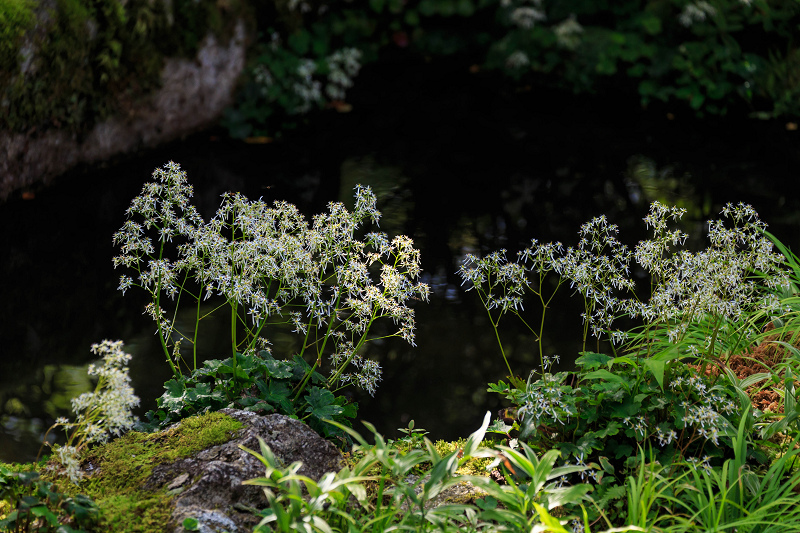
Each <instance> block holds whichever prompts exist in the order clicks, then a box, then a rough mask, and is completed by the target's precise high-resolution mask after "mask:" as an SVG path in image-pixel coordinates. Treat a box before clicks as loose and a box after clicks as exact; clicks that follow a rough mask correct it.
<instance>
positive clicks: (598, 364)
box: [575, 352, 612, 370]
mask: <svg viewBox="0 0 800 533" xmlns="http://www.w3.org/2000/svg"><path fill="white" fill-rule="evenodd" d="M611 359H612V358H611V357H609V356H608V355H605V354H602V353H594V352H582V353H581V356H580V357H578V358H577V359H576V360H575V364H576V365H580V366H582V367H584V368H585V369H586V370H594V369H596V368H602V367H604V366H606V363H608V361H610V360H611Z"/></svg>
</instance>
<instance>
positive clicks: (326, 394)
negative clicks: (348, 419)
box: [305, 387, 344, 418]
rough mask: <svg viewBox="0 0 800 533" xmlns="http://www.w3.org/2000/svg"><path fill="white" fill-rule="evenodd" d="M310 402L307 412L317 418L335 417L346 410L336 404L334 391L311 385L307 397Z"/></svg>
mask: <svg viewBox="0 0 800 533" xmlns="http://www.w3.org/2000/svg"><path fill="white" fill-rule="evenodd" d="M305 399H306V402H308V407H307V408H306V412H307V413H311V416H315V417H317V418H334V417H335V416H337V415H340V414H342V413H343V412H344V409H343V408H342V407H341V406H338V405H336V401H335V399H334V397H333V393H332V392H331V391H329V390H327V389H323V388H321V387H311V388H310V389H308V394H307V395H306V397H305Z"/></svg>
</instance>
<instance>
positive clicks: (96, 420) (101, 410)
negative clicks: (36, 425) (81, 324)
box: [54, 340, 139, 483]
mask: <svg viewBox="0 0 800 533" xmlns="http://www.w3.org/2000/svg"><path fill="white" fill-rule="evenodd" d="M122 348H123V345H122V341H114V342H112V341H109V340H104V341H103V342H101V343H100V344H93V345H92V353H94V354H95V355H99V356H100V357H102V359H103V364H102V365H101V366H96V365H93V364H92V365H89V369H88V374H89V375H90V376H97V378H98V379H97V386H96V387H95V390H94V391H93V392H84V393H83V394H81V395H80V396H78V397H77V398H73V399H72V410H73V411H74V412H75V414H76V415H77V418H76V419H75V422H70V421H69V420H68V419H66V418H63V417H62V418H59V419H58V420H56V425H60V426H63V427H64V428H65V430H66V429H67V428H72V431H71V433H70V432H68V433H69V436H68V442H67V445H65V446H59V447H55V449H54V451H55V452H56V457H57V458H58V460H59V462H60V463H61V464H62V465H63V466H64V467H65V469H66V473H67V476H68V477H69V478H70V480H71V481H73V482H75V483H77V482H78V481H79V480H80V479H81V477H82V475H83V473H82V472H81V470H80V461H79V454H80V451H81V450H83V448H84V447H86V446H88V445H90V444H95V443H101V442H106V441H107V440H108V439H109V438H110V437H112V436H118V435H121V434H122V433H123V432H124V431H126V430H128V429H130V428H131V427H132V426H133V424H134V423H135V422H136V417H134V416H133V413H132V412H131V410H132V409H133V408H134V407H136V406H137V405H139V398H138V397H137V396H136V395H135V394H134V393H133V387H131V384H130V377H129V375H128V367H127V365H128V362H129V361H130V359H131V356H130V354H127V353H125V352H124V351H123V349H122ZM76 440H77V442H76ZM76 444H77V445H76Z"/></svg>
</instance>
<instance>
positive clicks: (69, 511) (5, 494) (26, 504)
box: [0, 465, 100, 533]
mask: <svg viewBox="0 0 800 533" xmlns="http://www.w3.org/2000/svg"><path fill="white" fill-rule="evenodd" d="M0 502H2V503H0V531H11V532H14V533H22V532H29V531H38V532H46V531H54V532H58V533H73V532H75V533H78V532H83V531H91V530H92V529H93V526H94V525H96V524H97V523H98V521H99V518H100V510H99V509H98V507H97V505H95V503H94V502H93V501H92V500H91V499H90V498H88V497H87V496H84V495H75V496H69V495H67V494H63V493H61V492H60V491H59V490H58V487H57V486H56V485H55V484H53V483H51V482H49V481H45V480H43V479H40V477H39V473H38V472H35V471H33V470H30V471H12V470H11V469H9V468H7V467H5V466H2V465H0Z"/></svg>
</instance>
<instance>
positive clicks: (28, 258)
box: [0, 64, 800, 461]
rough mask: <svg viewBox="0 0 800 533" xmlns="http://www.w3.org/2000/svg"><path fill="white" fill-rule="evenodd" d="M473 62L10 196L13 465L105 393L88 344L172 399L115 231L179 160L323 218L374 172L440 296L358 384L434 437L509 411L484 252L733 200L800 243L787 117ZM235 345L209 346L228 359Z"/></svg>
mask: <svg viewBox="0 0 800 533" xmlns="http://www.w3.org/2000/svg"><path fill="white" fill-rule="evenodd" d="M462 67H463V68H462ZM467 67H468V66H459V67H458V68H456V67H453V66H451V67H447V68H444V67H443V66H442V65H429V64H415V65H394V66H391V68H389V67H384V68H380V69H379V68H372V69H369V68H367V69H365V70H364V72H363V73H362V75H361V77H360V78H359V80H358V82H359V83H358V84H357V86H356V88H354V89H353V91H352V93H351V95H350V97H349V99H348V101H349V102H350V103H351V104H352V105H353V111H352V112H351V113H348V114H337V113H335V112H333V111H330V112H326V113H325V114H323V115H322V116H320V117H317V119H318V120H315V121H314V122H313V123H312V124H311V125H310V126H309V127H308V128H306V129H305V130H303V131H302V133H298V134H291V135H288V136H287V138H286V139H285V140H283V141H281V142H277V143H272V144H264V145H250V144H245V143H241V142H234V141H228V140H224V139H225V137H224V135H223V134H222V133H221V132H215V131H211V132H203V133H200V134H197V135H195V136H192V137H189V138H187V139H185V140H183V141H180V142H176V143H174V144H171V145H169V146H166V147H163V148H161V149H158V150H155V151H150V152H146V153H142V154H139V155H137V156H136V157H135V158H126V159H121V160H118V161H115V162H110V163H108V164H107V165H105V166H97V167H93V168H84V169H79V170H76V171H75V172H72V173H70V174H69V175H67V176H64V177H62V178H60V179H59V180H57V181H56V182H55V183H54V184H52V185H51V186H50V187H48V188H46V189H42V190H39V191H36V194H35V198H34V199H32V200H21V199H12V200H11V201H9V202H8V203H6V204H4V205H0V227H1V228H2V230H3V231H2V232H1V233H2V235H0V257H1V258H2V259H1V260H0V269H2V277H1V278H0V301H2V303H3V305H2V309H0V460H4V461H11V460H15V461H22V460H30V459H32V458H33V457H35V456H36V453H37V451H38V448H39V443H41V439H42V435H43V433H44V431H45V430H46V429H47V427H49V425H50V424H51V423H52V422H53V420H54V419H55V417H57V416H69V415H70V410H69V399H70V398H71V397H73V396H76V395H77V394H79V393H80V392H82V391H84V390H87V388H88V387H89V382H88V381H87V378H86V365H87V364H88V363H90V362H91V361H92V357H91V354H90V353H89V346H90V345H91V344H92V343H94V342H99V341H100V340H102V339H104V338H108V339H122V340H124V341H125V343H126V350H127V351H129V352H130V353H132V354H133V356H134V358H133V361H132V364H131V375H132V378H133V384H134V387H135V389H136V392H137V394H138V395H139V396H140V397H141V398H142V412H143V411H144V410H147V409H150V408H152V407H154V404H155V398H156V397H157V396H159V395H160V394H161V392H162V384H163V382H164V381H165V380H166V379H168V378H169V369H168V367H167V364H166V363H165V362H164V361H163V356H162V354H161V352H160V348H159V346H158V342H157V339H156V338H155V336H154V335H153V330H154V325H153V324H152V323H151V322H150V321H149V319H148V318H147V317H144V316H142V309H143V306H144V304H145V303H146V301H145V300H144V298H143V296H144V295H143V294H135V293H133V292H129V293H128V296H126V297H125V298H123V297H122V295H121V294H120V293H119V292H118V291H117V290H116V287H117V284H118V279H119V274H120V272H115V271H114V269H113V267H112V263H111V258H112V257H113V256H114V255H116V250H115V249H114V247H113V246H112V243H111V235H112V234H113V233H114V232H115V231H116V230H117V229H118V228H119V227H120V226H121V225H122V223H123V222H124V220H125V216H124V211H125V209H126V208H127V206H128V204H129V202H130V200H131V199H132V198H133V197H134V196H135V195H136V194H138V192H139V190H140V189H141V186H142V184H143V183H144V182H145V181H147V180H148V178H149V176H150V174H151V173H152V171H153V170H154V169H155V168H156V167H159V166H162V165H163V164H165V163H166V162H167V161H169V160H174V161H176V162H177V163H179V164H180V165H181V166H182V168H183V169H184V170H186V171H187V173H188V178H189V180H190V182H191V183H193V184H194V186H195V191H196V198H195V199H196V204H197V205H198V208H199V209H200V211H201V214H203V216H204V217H206V218H208V217H210V216H211V215H212V214H213V213H214V211H215V210H216V207H217V206H218V204H219V195H220V194H221V193H222V192H224V191H226V190H234V191H241V192H243V193H245V194H246V195H248V196H249V197H251V198H257V197H262V196H263V197H264V199H266V200H273V199H284V200H288V201H290V202H293V203H296V204H297V205H298V207H300V209H301V210H302V211H303V212H304V213H306V214H308V215H310V214H313V213H317V212H320V211H322V210H323V209H324V207H325V205H326V203H327V202H329V201H332V200H342V201H346V200H347V199H348V198H349V197H350V196H351V195H352V187H353V185H355V184H356V183H363V184H369V185H371V186H372V187H373V189H374V190H375V191H376V193H377V194H378V197H379V202H380V205H379V208H380V209H381V210H382V211H383V212H384V218H383V219H382V221H381V230H382V231H386V232H388V233H390V234H395V233H405V234H408V235H410V236H412V237H413V238H414V240H415V244H416V245H417V246H418V247H419V248H420V249H421V250H422V263H423V268H424V270H425V278H424V280H425V281H426V282H427V283H429V284H430V285H431V286H432V289H433V294H432V297H431V301H430V303H429V304H427V305H417V306H416V307H415V309H416V316H417V327H418V329H417V345H418V346H417V348H411V347H410V346H408V345H406V344H404V343H402V342H386V343H384V344H382V345H380V346H376V347H374V349H373V352H371V355H373V356H374V357H375V358H376V359H378V360H379V361H380V362H381V364H382V366H383V371H384V375H383V381H382V382H381V384H380V387H379V389H378V391H377V393H376V395H375V397H374V398H370V397H369V396H360V395H359V396H358V401H359V403H360V406H361V408H360V411H359V418H362V419H364V420H368V421H371V422H372V423H374V424H375V425H376V426H377V427H378V429H379V430H380V431H381V432H383V433H384V434H386V435H387V436H389V437H397V436H398V433H397V431H396V428H399V427H404V426H406V425H407V424H408V422H409V420H411V419H414V420H415V422H416V426H417V427H422V428H425V429H426V430H428V431H429V432H430V434H429V437H431V438H433V439H434V440H436V439H452V438H456V437H459V436H466V435H467V434H469V432H471V431H473V430H474V429H475V428H476V427H477V425H478V424H479V423H480V420H481V418H482V415H483V413H484V412H485V411H486V410H492V411H496V410H497V409H499V407H500V405H501V402H500V398H498V397H495V396H493V395H491V394H489V393H487V392H486V384H487V383H488V382H492V381H496V380H498V379H502V378H503V377H504V375H505V374H506V372H505V367H504V364H503V361H502V358H501V357H500V354H499V351H498V348H497V345H496V342H495V340H494V333H493V332H492V329H491V327H490V325H489V323H488V321H487V320H486V314H485V312H484V311H483V309H482V308H481V307H480V306H479V305H477V303H478V302H477V297H476V295H475V294H474V293H465V292H463V291H462V289H461V287H460V280H459V278H458V277H457V275H456V274H455V272H456V270H457V268H458V265H459V264H460V261H461V259H462V258H463V255H464V254H465V253H467V252H476V253H481V254H483V253H487V252H489V251H492V250H495V249H498V248H507V249H508V250H509V251H510V252H512V253H513V252H514V251H516V250H517V249H519V248H521V247H524V246H525V245H527V244H528V243H529V242H530V239H531V238H537V239H539V240H542V241H547V240H560V241H562V242H564V243H565V244H575V243H576V241H577V237H576V234H577V230H578V228H579V226H580V224H581V223H583V222H585V221H587V220H589V219H590V218H592V217H594V216H597V215H600V214H606V215H607V216H608V217H609V219H610V220H611V221H612V222H614V223H617V224H618V225H619V226H620V230H621V233H620V239H621V240H622V241H623V242H626V243H628V244H629V245H631V246H632V245H634V244H635V243H636V242H637V241H638V240H639V239H641V238H643V237H644V236H645V233H644V227H643V224H642V223H641V218H642V217H643V216H644V215H645V214H646V211H647V206H648V204H649V202H650V201H651V200H653V199H660V200H661V201H664V202H679V203H681V205H683V206H684V207H687V208H688V209H689V214H688V215H687V217H686V218H687V227H688V228H690V233H692V234H693V236H702V235H703V233H704V230H703V225H702V221H703V220H706V219H708V218H715V217H716V213H718V211H719V209H720V208H721V206H722V205H724V204H725V203H726V202H729V201H732V202H738V201H745V202H748V203H751V204H752V205H753V206H754V207H755V208H756V209H757V210H758V211H759V213H761V215H762V218H763V219H764V220H765V221H767V222H768V223H769V224H770V229H771V231H773V233H775V234H776V235H778V236H779V237H780V238H781V239H782V240H784V242H785V243H786V244H788V245H790V246H791V247H792V248H793V249H795V250H797V249H798V245H800V232H798V229H800V205H798V199H797V196H796V193H795V194H793V192H792V191H795V190H796V189H795V182H796V181H797V169H798V163H800V135H799V134H798V132H797V131H790V130H787V129H786V126H785V124H784V123H782V122H769V123H766V122H753V121H747V120H736V119H729V120H721V119H709V120H707V121H702V120H697V119H693V118H691V117H690V116H689V114H688V112H685V115H686V116H682V115H681V113H680V112H676V111H672V112H674V115H671V116H668V115H667V113H668V112H671V110H668V109H659V110H649V111H642V110H640V109H639V108H638V107H635V106H631V105H629V103H628V104H625V103H621V102H614V101H609V100H595V99H592V98H575V97H573V96H571V95H564V94H559V93H553V92H547V91H534V90H525V89H524V88H523V90H518V89H514V88H512V87H504V86H503V83H502V82H501V81H500V80H497V79H494V78H492V77H490V76H484V75H481V74H479V75H472V74H470V73H469V70H468V68H467ZM560 296H561V298H560V299H559V301H558V302H557V304H556V305H555V306H554V307H553V308H552V309H550V310H548V322H547V331H546V335H545V338H544V346H545V352H546V353H558V354H560V355H561V356H562V365H568V364H569V362H570V361H571V360H573V359H574V357H575V354H576V352H577V351H578V350H579V349H580V339H581V331H582V328H581V323H580V317H579V315H580V305H579V302H578V301H577V300H570V299H569V298H568V293H567V292H564V293H563V294H561V295H560ZM531 312H534V313H535V310H533V309H532V310H531ZM534 316H535V315H534ZM506 325H507V326H508V328H506V329H503V330H502V333H503V335H504V341H505V342H506V343H507V349H508V350H509V352H510V355H511V364H512V368H514V370H515V372H517V373H519V374H520V375H523V376H525V375H527V373H528V372H529V371H530V370H531V369H532V368H533V367H534V365H535V361H536V360H537V359H536V357H535V356H534V354H535V353H536V351H537V347H536V345H535V343H534V342H533V340H532V338H531V336H530V335H527V334H525V333H524V331H522V330H521V329H518V328H516V327H515V326H514V324H513V323H511V322H508V324H506ZM220 341H221V344H220V346H219V347H216V346H211V347H210V348H209V350H208V351H207V353H205V354H204V355H205V356H206V357H220V356H222V355H224V354H225V340H224V335H220ZM287 355H288V354H287Z"/></svg>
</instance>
